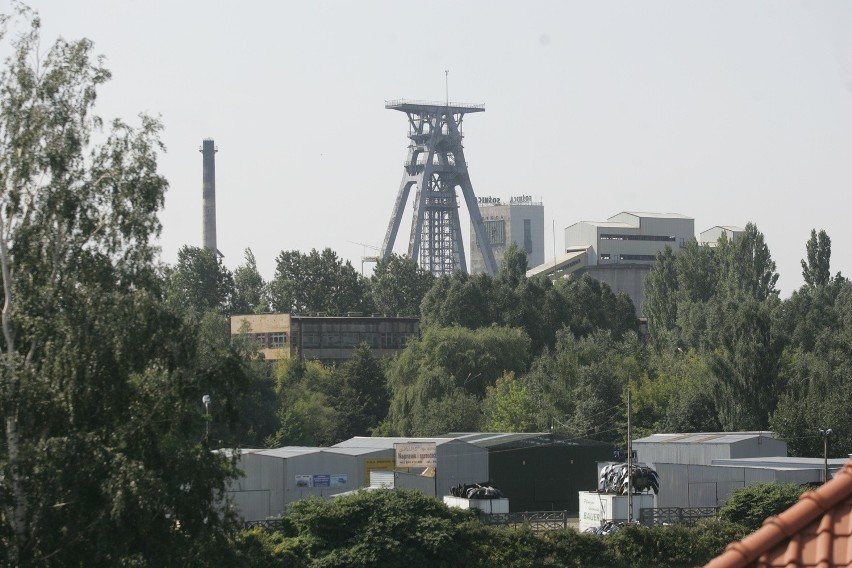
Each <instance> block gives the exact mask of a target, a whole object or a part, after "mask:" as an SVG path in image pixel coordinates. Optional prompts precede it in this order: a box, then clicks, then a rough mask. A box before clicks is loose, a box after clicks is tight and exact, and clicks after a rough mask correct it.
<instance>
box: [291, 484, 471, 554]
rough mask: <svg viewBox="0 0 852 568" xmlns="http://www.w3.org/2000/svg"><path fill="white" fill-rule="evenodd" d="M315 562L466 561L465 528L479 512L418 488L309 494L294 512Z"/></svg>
mask: <svg viewBox="0 0 852 568" xmlns="http://www.w3.org/2000/svg"><path fill="white" fill-rule="evenodd" d="M289 518H290V520H291V521H292V523H293V525H294V527H295V528H296V531H297V533H298V536H297V537H296V538H298V539H300V540H301V541H302V543H303V547H304V550H305V551H306V552H307V557H308V558H309V559H310V560H311V562H312V564H313V565H315V566H327V567H331V566H339V567H341V568H343V567H346V568H350V567H352V568H354V567H357V566H364V567H366V566H423V567H440V566H447V567H449V566H463V565H465V564H466V559H467V558H468V556H469V549H468V547H466V546H465V544H466V543H465V540H466V539H465V538H464V530H465V527H466V525H467V523H469V522H470V521H473V520H474V519H475V518H476V516H475V513H473V512H470V511H464V510H460V509H449V508H448V507H447V506H446V505H444V504H443V503H441V502H440V501H438V500H436V499H433V498H431V497H426V496H424V495H423V494H422V493H419V492H416V491H404V490H385V489H383V490H378V491H373V492H360V493H357V494H355V495H352V496H349V497H343V498H338V499H334V500H331V501H328V500H322V499H306V500H303V501H298V502H296V503H294V504H293V506H292V507H291V512H290V515H289Z"/></svg>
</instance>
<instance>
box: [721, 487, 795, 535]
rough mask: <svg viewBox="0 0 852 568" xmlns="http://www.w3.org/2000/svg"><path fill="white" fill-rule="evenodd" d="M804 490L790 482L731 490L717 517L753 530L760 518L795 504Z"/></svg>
mask: <svg viewBox="0 0 852 568" xmlns="http://www.w3.org/2000/svg"><path fill="white" fill-rule="evenodd" d="M804 492H805V488H803V487H800V486H798V485H796V484H793V483H754V484H752V485H749V486H747V487H741V488H739V489H735V490H734V491H732V492H731V494H730V495H728V499H727V500H726V501H725V505H724V507H722V508H721V509H720V510H719V516H720V517H721V518H722V519H723V520H725V521H729V522H732V523H740V524H741V525H743V526H745V527H746V528H747V529H749V530H751V531H756V530H757V529H759V528H760V525H761V524H763V521H765V520H766V519H768V518H769V517H771V516H773V515H777V514H779V513H783V512H784V511H786V510H787V509H789V508H790V507H792V506H793V505H795V504H796V502H797V501H798V500H799V497H800V496H801V495H802V493H804Z"/></svg>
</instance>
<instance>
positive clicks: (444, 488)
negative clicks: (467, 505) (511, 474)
mask: <svg viewBox="0 0 852 568" xmlns="http://www.w3.org/2000/svg"><path fill="white" fill-rule="evenodd" d="M407 442H435V446H436V449H437V455H438V467H437V484H436V492H437V495H436V496H437V497H439V498H440V497H441V496H443V495H449V494H450V488H451V487H454V486H456V485H459V484H470V483H480V482H483V481H487V480H488V479H489V477H488V450H486V449H485V448H481V447H479V446H475V445H473V444H470V443H468V442H465V441H462V440H457V439H455V438H447V437H423V438H417V437H402V436H399V437H367V436H356V437H354V438H350V439H349V440H344V441H343V442H340V443H339V444H335V445H334V446H332V447H331V448H329V449H330V450H334V449H335V448H359V447H360V448H373V449H377V450H385V451H390V452H391V455H393V447H394V444H402V443H407Z"/></svg>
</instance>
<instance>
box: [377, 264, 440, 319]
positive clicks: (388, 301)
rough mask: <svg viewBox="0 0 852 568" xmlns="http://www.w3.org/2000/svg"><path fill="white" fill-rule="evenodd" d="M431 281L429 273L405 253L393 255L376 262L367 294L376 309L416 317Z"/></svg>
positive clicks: (432, 280) (433, 281) (432, 281)
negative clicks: (403, 254)
mask: <svg viewBox="0 0 852 568" xmlns="http://www.w3.org/2000/svg"><path fill="white" fill-rule="evenodd" d="M434 283H435V276H433V275H432V273H431V272H429V271H427V270H423V269H422V268H421V267H420V266H418V264H417V263H416V262H415V261H414V260H412V259H410V258H408V257H407V256H398V255H395V254H394V255H391V257H390V258H389V259H387V260H380V261H379V262H378V264H376V269H375V270H374V271H373V276H372V277H371V278H370V295H371V296H372V300H373V304H374V305H375V307H376V310H378V311H379V312H382V313H386V314H400V315H411V316H419V315H420V304H421V303H422V302H423V298H424V297H425V296H426V294H427V293H428V292H429V290H430V289H431V288H432V285H433V284H434Z"/></svg>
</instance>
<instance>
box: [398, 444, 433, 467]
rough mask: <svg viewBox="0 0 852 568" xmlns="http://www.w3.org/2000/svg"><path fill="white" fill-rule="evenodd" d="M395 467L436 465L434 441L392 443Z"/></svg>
mask: <svg viewBox="0 0 852 568" xmlns="http://www.w3.org/2000/svg"><path fill="white" fill-rule="evenodd" d="M393 451H394V455H395V457H396V467H438V453H437V450H436V445H435V442H406V443H404V444H394V445H393Z"/></svg>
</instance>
